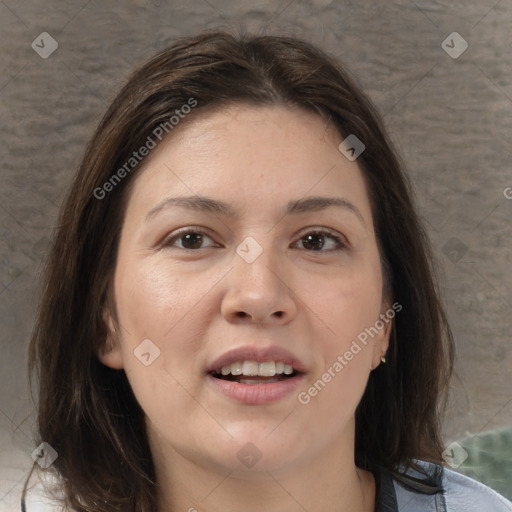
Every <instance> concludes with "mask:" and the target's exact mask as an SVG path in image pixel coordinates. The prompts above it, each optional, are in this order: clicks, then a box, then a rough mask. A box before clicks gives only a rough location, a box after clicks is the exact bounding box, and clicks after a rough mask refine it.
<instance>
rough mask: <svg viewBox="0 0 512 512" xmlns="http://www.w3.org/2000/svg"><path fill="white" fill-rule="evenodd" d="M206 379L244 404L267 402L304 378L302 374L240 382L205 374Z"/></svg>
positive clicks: (294, 386)
mask: <svg viewBox="0 0 512 512" xmlns="http://www.w3.org/2000/svg"><path fill="white" fill-rule="evenodd" d="M206 378H207V379H208V381H209V382H210V383H211V384H212V385H213V386H214V387H215V389H216V390H217V391H220V392H221V393H222V394H223V395H225V396H227V397H229V398H232V399H234V400H237V401H238V402H243V403H245V404H256V405H261V404H269V403H272V402H275V401H277V400H279V399H281V398H283V397H285V396H287V395H289V394H291V393H293V392H294V391H296V390H297V388H298V387H299V385H300V383H301V382H302V381H303V380H304V375H303V374H300V375H296V376H295V377H290V378H288V379H286V380H281V381H278V382H271V383H269V384H242V383H240V382H234V381H229V380H222V379H217V378H215V377H214V376H213V375H211V374H208V375H207V376H206Z"/></svg>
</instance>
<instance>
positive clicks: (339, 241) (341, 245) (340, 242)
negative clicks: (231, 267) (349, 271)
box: [161, 227, 347, 253]
mask: <svg viewBox="0 0 512 512" xmlns="http://www.w3.org/2000/svg"><path fill="white" fill-rule="evenodd" d="M191 233H193V234H196V235H201V236H206V237H208V238H210V239H212V237H211V236H209V235H208V234H207V233H206V232H205V231H203V230H202V229H199V228H197V229H195V228H190V227H189V228H184V229H183V230H181V231H178V232H176V233H174V234H173V235H172V236H170V237H168V238H166V239H165V240H164V241H163V242H162V244H161V247H162V248H164V247H167V248H171V249H181V250H183V251H187V252H197V251H200V250H201V249H210V248H211V247H200V248H199V249H187V248H185V247H173V242H174V241H175V240H179V239H180V238H181V237H183V236H185V235H188V234H191ZM307 235H327V236H326V237H327V238H331V239H332V240H334V241H335V242H336V245H337V247H336V248H334V249H328V250H322V249H321V250H318V251H315V250H308V249H302V250H304V251H307V252H311V253H322V252H333V251H340V250H343V249H347V243H346V241H345V239H344V238H343V237H342V236H339V235H336V234H334V233H333V232H331V231H329V230H327V229H312V230H311V231H307V232H306V233H304V234H303V235H302V236H301V237H300V238H299V240H298V241H301V240H302V239H303V238H304V237H305V236H307ZM212 240H213V239H212Z"/></svg>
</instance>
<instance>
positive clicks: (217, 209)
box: [146, 196, 366, 228]
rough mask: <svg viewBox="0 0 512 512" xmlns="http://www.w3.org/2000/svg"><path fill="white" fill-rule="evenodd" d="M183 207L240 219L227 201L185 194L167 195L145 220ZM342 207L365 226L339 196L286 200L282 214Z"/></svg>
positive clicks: (351, 207) (352, 208)
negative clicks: (182, 195)
mask: <svg viewBox="0 0 512 512" xmlns="http://www.w3.org/2000/svg"><path fill="white" fill-rule="evenodd" d="M173 206H176V207H179V208H185V209H187V210H192V211H199V212H205V213H213V214H215V215H221V216H223V217H230V218H233V219H236V220H239V219H240V213H239V212H238V211H236V210H235V209H234V208H233V207H232V206H231V205H230V204H229V203H226V202H224V201H220V200H217V199H213V198H211V197H205V196H187V197H168V198H166V199H164V200H163V201H162V202H161V203H159V204H158V205H156V206H155V207H154V208H153V209H152V210H150V211H149V213H148V214H147V215H146V222H147V221H149V220H150V219H151V218H152V217H154V216H155V215H156V214H157V213H159V212H160V211H162V210H165V209H167V208H170V207H173ZM333 206H334V207H338V208H344V209H346V210H348V211H350V212H352V213H353V214H354V215H355V216H356V217H357V218H358V219H359V220H360V221H361V223H362V224H363V226H364V227H365V228H366V222H365V221H364V218H363V216H362V214H361V212H360V211H359V210H358V209H357V208H356V206H354V205H353V204H352V203H351V202H350V201H347V200H346V199H343V198H341V197H325V196H311V197H305V198H302V199H296V200H294V201H290V202H288V204H287V205H286V206H285V208H284V213H283V216H285V215H297V214H300V213H308V212H318V211H321V210H324V209H326V208H330V207H333Z"/></svg>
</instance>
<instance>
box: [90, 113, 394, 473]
mask: <svg viewBox="0 0 512 512" xmlns="http://www.w3.org/2000/svg"><path fill="white" fill-rule="evenodd" d="M341 140H342V138H341V137H340V136H339V134H338V133H336V131H335V130H334V128H333V127H332V126H327V125H326V123H325V121H324V120H323V119H322V118H321V117H319V116H317V115H315V114H312V113H309V112H305V111H302V110H298V109H297V110H295V109H290V108H285V107H253V106H247V105H234V106H231V107H229V108H225V109H224V110H217V111H204V112H203V113H202V114H201V115H199V116H197V117H196V118H195V119H186V120H185V121H184V122H183V123H182V125H181V126H178V127H177V128H175V129H174V132H173V133H172V134H171V136H170V137H169V138H168V139H167V140H164V142H163V143H162V144H160V145H159V146H158V147H157V148H156V149H154V150H153V151H152V153H151V154H150V155H149V157H148V159H147V161H146V162H145V164H144V165H145V167H144V169H143V170H142V171H141V172H140V174H139V176H138V177H137V179H136V181H135V183H134V187H133V190H132V193H131V196H130V198H129V201H128V205H127V210H126V217H125V220H124V225H123V227H122V233H121V239H120V245H119V252H118V259H117V266H116V270H115V278H114V296H115V302H116V306H117V313H118V322H119V324H118V327H117V328H116V331H117V336H115V335H114V336H113V339H114V348H113V350H112V351H110V352H108V353H104V354H102V355H100V358H101V360H102V362H103V363H105V364H107V365H108V366H111V367H113V368H124V370H125V371H126V374H127V377H128V379H129V382H130V384H131V386H132V388H133V391H134V393H135V396H136V398H137V400H138V402H139V403H140V405H141V407H142V409H143V410H144V412H145V414H146V424H147V429H148V435H149V438H150V442H151V444H152V446H153V447H158V449H160V450H162V452H163V453H165V454H167V456H169V457H171V458H172V457H173V456H174V457H179V458H181V459H186V460H188V461H189V462H192V463H193V464H202V465H204V466H208V467H216V468H222V469H229V470H231V471H250V470H253V469H252V468H253V466H254V468H255V469H263V470H279V469H283V468H289V467H293V466H294V465H297V467H298V466H299V465H303V464H304V463H307V462H308V461H309V462H311V461H312V460H314V459H315V458H318V457H320V456H321V455H322V454H325V453H328V452H329V451H332V450H334V451H336V450H344V449H347V447H349V449H350V447H352V448H353V418H354V412H355V409H356V406H357V404H358V402H359V401H360V399H361V396H362V393H363V391H364V389H365V385H366V382H367V379H368V376H369V372H370V371H371V370H372V369H373V368H374V367H376V366H377V365H378V364H379V359H380V356H381V355H382V354H383V353H384V352H385V350H386V348H387V341H388V333H389V328H388V327H389V325H388V324H385V328H382V325H383V322H382V321H381V322H378V320H379V315H380V314H382V313H385V311H386V308H387V307H388V306H387V304H384V303H383V299H382V287H383V283H382V275H381V267H380V262H379V254H378V248H377V243H376V239H375V234H374V228H373V222H372V215H371V211H370V203H369V199H368V194H367V191H366V188H365V184H364V180H363V176H362V173H361V171H360V169H359V167H358V165H357V161H349V160H348V159H347V158H345V156H344V155H343V154H342V153H341V152H340V151H339V150H338V145H339V144H340V142H341ZM184 198H187V199H186V200H185V199H184ZM313 198H314V199H313ZM175 199H180V201H179V202H177V201H175ZM334 201H336V202H337V204H334ZM337 240H339V241H337ZM105 318H106V320H107V323H108V324H109V325H110V326H113V323H112V319H111V317H110V315H109V313H108V311H107V312H106V315H105ZM381 318H382V317H381ZM376 322H377V325H378V326H379V327H381V328H380V329H375V325H376ZM369 328H373V330H370V332H371V334H370V335H369V334H368V332H369V331H368V329H369ZM365 329H366V331H365ZM376 330H378V332H377V334H375V331H376ZM365 332H366V337H365V336H364V334H363V333H365ZM358 336H359V338H358ZM365 338H366V339H365ZM363 339H365V341H364V342H363V341H362V340H363ZM290 366H291V368H290ZM292 368H293V373H292V374H291V375H288V374H289V372H290V371H292ZM240 372H242V375H240ZM275 372H277V373H275ZM222 373H224V374H226V375H222ZM274 373H275V374H274ZM218 374H220V375H218ZM315 383H316V384H315ZM249 443H251V444H249Z"/></svg>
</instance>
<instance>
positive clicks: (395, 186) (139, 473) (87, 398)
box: [29, 31, 453, 512]
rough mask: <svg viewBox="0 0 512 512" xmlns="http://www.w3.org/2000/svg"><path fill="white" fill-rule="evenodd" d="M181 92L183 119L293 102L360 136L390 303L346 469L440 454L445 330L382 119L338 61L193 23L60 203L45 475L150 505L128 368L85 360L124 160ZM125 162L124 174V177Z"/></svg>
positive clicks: (43, 339)
mask: <svg viewBox="0 0 512 512" xmlns="http://www.w3.org/2000/svg"><path fill="white" fill-rule="evenodd" d="M191 98H192V99H193V101H195V102H197V104H196V106H195V107H194V111H193V113H191V115H201V109H203V108H206V107H211V106H222V105H223V104H230V103H244V102H245V103H249V104H253V105H267V106H272V105H284V106H290V107H301V108H303V109H308V110H310V111H313V112H315V113H317V114H318V115H320V116H323V117H324V118H325V119H326V120H328V121H329V122H331V123H333V125H334V126H335V127H336V129H337V130H338V131H339V133H340V135H341V136H343V137H346V136H348V135H351V134H354V135H356V136H357V137H358V138H359V139H360V140H361V141H363V143H364V144H365V151H364V152H363V153H362V154H361V155H360V156H359V158H358V160H357V162H358V164H359V166H360V168H361V170H362V172H363V175H364V179H365V182H366V184H367V189H368V191H369V198H370V204H371V208H372V215H373V219H374V225H375V231H376V237H377V243H378V247H379V252H380V258H381V262H382V268H383V276H384V287H385V288H384V290H385V293H387V294H388V295H389V297H390V298H392V300H393V301H395V302H398V303H399V304H400V305H401V306H402V311H401V312H400V313H399V314H398V315H396V317H395V318H394V321H393V326H392V332H391V336H390V347H389V350H388V353H387V356H388V362H387V363H386V364H384V365H380V366H379V367H377V368H376V369H375V370H374V371H372V372H371V374H370V377H369V381H368V384H367V387H366V390H365V393H364V395H363V397H362V400H361V402H360V404H359V406H358V408H357V410H356V442H355V457H356V464H358V465H359V466H360V467H362V468H371V467H372V464H374V463H378V464H380V465H382V466H383V467H385V468H387V469H388V470H390V471H392V472H393V474H395V475H396V476H397V477H398V478H400V477H401V475H403V469H401V468H403V465H404V464H405V465H408V464H409V463H410V462H411V461H412V460H414V459H415V458H422V459H425V460H429V461H432V462H436V463H440V462H441V452H442V440H441V435H440V418H441V417H442V412H443V409H444V406H445V404H446V395H447V385H448V380H449V377H450V374H451V371H452V366H453V338H452V334H451V332H450V328H449V326H448V323H447V321H446V317H445V313H444V310H443V307H442V304H441V301H440V299H439V293H438V290H437V288H436V285H435V281H434V278H433V275H434V268H433V265H432V261H433V257H432V253H431V249H430V245H429V242H428V239H427V237H426V235H425V232H424V229H423V227H422V224H421V222H420V219H419V218H418V215H417V213H416V210H415V206H414V201H413V191H412V187H411V185H410V183H409V181H408V179H407V176H406V175H405V173H404V171H403V166H402V163H401V162H400V160H399V157H398V156H397V154H396V152H395V150H394V149H393V146H392V144H391V142H390V140H389V138H388V136H387V135H386V132H385V130H384V128H383V126H382V122H381V120H380V118H379V115H378V113H377V112H376V110H375V109H374V107H373V106H372V104H371V102H370V101H369V100H368V99H367V97H366V96H365V94H364V93H363V92H362V91H361V89H360V87H359V86H358V85H356V82H355V80H354V79H353V78H351V77H350V75H349V74H348V73H347V71H346V70H344V69H343V67H342V66H341V64H340V63H339V62H338V60H337V59H336V58H334V57H332V56H330V55H327V54H326V53H324V52H323V51H321V50H319V49H317V48H316V47H314V46H312V45H310V44H309V43H307V42H305V41H302V40H299V39H295V38H290V37H275V36H251V35H248V34H245V33H242V34H239V35H236V36H235V35H232V34H229V33H226V32H218V31H216V32H204V33H202V34H200V35H198V36H195V37H187V38H181V39H179V40H177V41H175V42H174V43H173V44H172V45H171V46H169V47H167V48H166V49H164V50H163V51H161V52H159V53H158V54H157V55H155V56H154V57H153V58H151V59H150V60H149V61H147V62H146V63H145V64H144V65H143V66H142V67H140V68H139V69H138V70H136V71H135V72H134V73H133V74H132V75H131V77H130V78H129V80H128V81H127V83H126V85H125V86H124V87H123V88H122V90H121V91H120V92H119V93H118V95H117V96H116V98H115V99H114V101H113V103H112V104H111V106H110V107H109V109H108V110H107V112H106V114H105V115H104V117H103V119H102V120H101V122H100V123H99V126H98V127H97V129H96V131H95V133H94V135H93V137H92V139H91V141H90V142H89V144H88V146H87V148H86V150H85V154H84V156H83V160H82V162H81V164H80V166H79V169H78V172H77V174H76V176H75V179H74V182H73V183H72V186H71V188H70V190H69V193H68V195H67V197H66V200H65V202H64V204H63V207H62V209H61V211H60V217H59V222H58V226H57V228H56V233H55V236H54V239H53V245H52V247H51V251H50V254H49V259H48V263H47V267H46V272H45V279H44V286H43V292H42V299H41V302H40V308H39V311H38V316H37V319H36V323H35V326H34V331H33V335H32V339H31V343H30V349H29V370H30V372H31V374H32V375H34V374H35V375H36V376H37V381H38V385H39V411H38V429H39V436H40V437H39V439H38V441H45V442H47V443H49V444H50V445H51V446H52V447H53V448H54V449H55V450H56V452H57V453H58V458H57V459H56V460H55V462H54V463H53V465H52V468H54V469H55V471H56V472H57V473H58V475H59V477H60V481H61V483H62V484H61V490H62V492H63V494H64V502H65V504H66V506H67V507H69V508H71V509H72V510H77V511H87V512H112V511H123V512H155V510H156V495H157V487H156V479H155V471H154V466H153V462H152V458H151V453H150V449H149V443H148V439H147V435H146V431H145V426H144V414H143V411H142V409H141V408H140V406H139V404H138V403H137V401H136V399H135V397H134V394H133V393H132V390H131V388H130V385H129V383H128V380H127V378H126V375H125V373H124V371H123V370H113V369H110V368H108V367H106V366H104V365H103V364H101V363H100V362H99V360H98V358H97V356H96V353H97V351H98V350H99V349H100V347H101V345H102V344H103V342H104V340H105V338H106V329H105V326H104V323H103V319H102V310H103V306H104V305H105V303H106V302H107V301H109V298H110V292H111V289H112V279H113V275H114V268H115V262H116V256H117V249H118V242H119V235H120V231H121V227H122V223H123V217H124V212H125V207H126V202H127V194H128V192H129V190H130V184H132V183H133V180H134V177H135V176H136V175H137V172H138V170H139V168H140V167H141V165H140V164H138V165H134V166H133V169H132V168H127V167H126V162H128V161H130V158H131V157H132V156H133V152H134V151H136V150H138V149H139V148H140V147H141V146H143V145H144V144H145V142H146V141H147V140H148V137H150V136H152V134H153V138H154V133H155V130H158V129H159V127H161V126H162V124H163V123H167V126H168V125H169V119H170V118H171V116H173V115H174V114H175V112H176V110H179V109H180V108H181V107H182V106H183V105H186V104H187V103H188V104H190V100H191ZM123 165H124V166H125V167H124V169H125V171H127V172H125V173H120V172H119V169H121V168H123ZM121 174H122V179H119V180H115V181H113V179H112V177H113V176H114V175H117V177H119V176H120V175H121ZM109 180H110V181H109ZM106 183H110V184H111V186H110V187H105V184H106ZM107 188H108V193H104V191H105V190H107ZM401 465H402V466H401Z"/></svg>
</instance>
